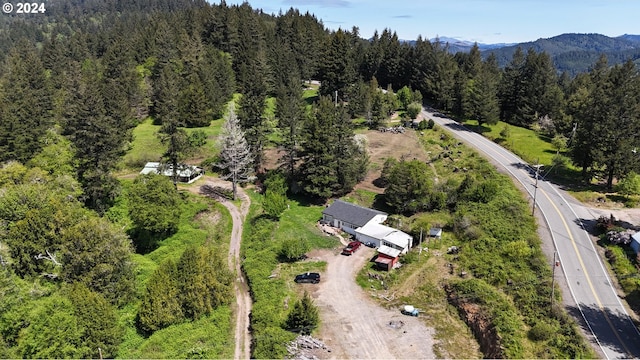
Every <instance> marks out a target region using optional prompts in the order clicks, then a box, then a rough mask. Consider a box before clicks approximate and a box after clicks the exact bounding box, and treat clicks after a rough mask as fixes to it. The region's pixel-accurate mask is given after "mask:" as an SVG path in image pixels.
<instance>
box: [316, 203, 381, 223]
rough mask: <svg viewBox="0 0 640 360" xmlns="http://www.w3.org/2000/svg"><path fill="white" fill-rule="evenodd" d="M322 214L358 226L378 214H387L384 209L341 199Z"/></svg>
mask: <svg viewBox="0 0 640 360" xmlns="http://www.w3.org/2000/svg"><path fill="white" fill-rule="evenodd" d="M322 214H324V215H329V216H331V217H333V218H334V219H339V220H342V221H344V222H347V223H350V224H353V225H355V226H356V227H360V226H364V225H365V224H366V223H368V222H369V221H370V220H371V219H373V218H374V217H375V216H376V215H387V213H384V212H382V211H378V210H373V209H369V208H366V207H363V206H360V205H356V204H352V203H349V202H346V201H342V200H339V199H338V200H336V201H334V202H333V203H332V204H331V205H329V206H328V207H327V208H326V209H324V210H323V211H322Z"/></svg>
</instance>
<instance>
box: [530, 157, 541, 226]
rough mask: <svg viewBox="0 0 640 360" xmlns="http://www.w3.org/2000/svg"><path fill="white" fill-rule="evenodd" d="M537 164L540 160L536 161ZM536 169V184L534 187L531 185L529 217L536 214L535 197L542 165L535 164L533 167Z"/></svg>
mask: <svg viewBox="0 0 640 360" xmlns="http://www.w3.org/2000/svg"><path fill="white" fill-rule="evenodd" d="M538 162H540V159H538ZM534 166H535V167H536V183H535V185H533V208H532V209H531V216H533V215H534V214H535V213H536V196H537V195H538V175H539V173H540V167H542V165H540V164H537V163H536V165H534Z"/></svg>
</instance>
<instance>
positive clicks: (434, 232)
mask: <svg viewBox="0 0 640 360" xmlns="http://www.w3.org/2000/svg"><path fill="white" fill-rule="evenodd" d="M429 236H437V237H440V236H442V229H441V228H431V229H429Z"/></svg>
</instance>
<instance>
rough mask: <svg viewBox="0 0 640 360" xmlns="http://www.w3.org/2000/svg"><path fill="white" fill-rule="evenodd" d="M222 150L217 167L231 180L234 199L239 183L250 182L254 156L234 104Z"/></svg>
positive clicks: (225, 129) (227, 119) (230, 110)
mask: <svg viewBox="0 0 640 360" xmlns="http://www.w3.org/2000/svg"><path fill="white" fill-rule="evenodd" d="M220 143H221V147H222V150H221V152H220V163H218V164H216V166H217V167H219V168H221V169H222V170H223V171H224V175H223V178H224V179H228V180H231V184H232V186H233V199H234V200H235V199H236V196H237V186H238V184H239V183H242V182H246V181H249V180H250V178H251V175H252V165H253V156H252V154H251V149H250V148H249V145H248V144H247V140H246V139H245V136H244V132H243V131H242V129H241V128H240V124H239V122H238V117H237V116H236V113H235V110H234V105H233V103H231V104H229V110H228V114H227V116H226V121H225V123H224V126H223V128H222V134H221V136H220Z"/></svg>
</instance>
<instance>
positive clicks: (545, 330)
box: [528, 322, 556, 341]
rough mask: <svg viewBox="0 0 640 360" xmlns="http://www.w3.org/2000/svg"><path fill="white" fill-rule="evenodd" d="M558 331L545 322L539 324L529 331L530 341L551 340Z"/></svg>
mask: <svg viewBox="0 0 640 360" xmlns="http://www.w3.org/2000/svg"><path fill="white" fill-rule="evenodd" d="M555 332H556V329H555V328H554V327H553V326H551V325H549V324H547V323H543V322H539V323H537V324H535V325H534V326H533V327H532V328H531V329H529V334H528V336H529V339H531V340H533V341H546V340H549V339H550V338H551V335H553V334H555Z"/></svg>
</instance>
